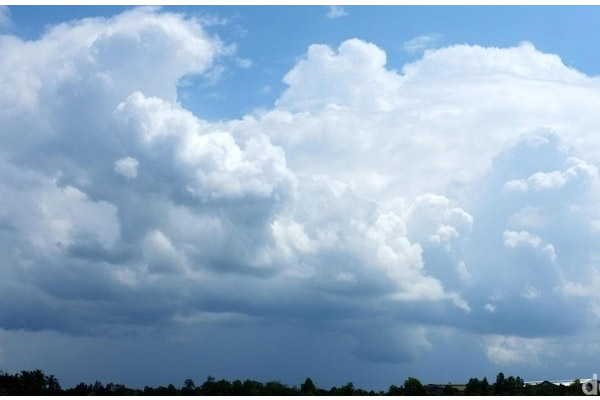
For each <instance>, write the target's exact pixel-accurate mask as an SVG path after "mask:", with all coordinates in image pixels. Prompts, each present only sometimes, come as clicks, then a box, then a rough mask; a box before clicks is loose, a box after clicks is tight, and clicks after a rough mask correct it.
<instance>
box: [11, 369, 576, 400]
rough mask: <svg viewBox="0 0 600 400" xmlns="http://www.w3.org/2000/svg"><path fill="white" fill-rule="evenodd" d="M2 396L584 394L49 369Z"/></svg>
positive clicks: (509, 382) (500, 383) (15, 378)
mask: <svg viewBox="0 0 600 400" xmlns="http://www.w3.org/2000/svg"><path fill="white" fill-rule="evenodd" d="M0 395H9V396H20V395H28V396H40V395H41V396H43V395H62V396H69V395H74V396H87V395H97V396H221V395H223V396H302V395H308V396H386V395H387V396H420V395H445V396H457V395H467V396H486V395H488V396H493V395H538V396H539V395H542V396H543V395H553V396H560V395H571V396H572V395H583V390H582V388H581V384H580V383H579V381H575V382H573V383H572V384H571V385H569V386H563V385H559V386H557V385H554V384H552V383H550V382H547V381H545V382H542V383H540V384H537V385H526V384H525V382H524V381H523V379H521V378H520V377H518V376H517V377H516V378H515V377H513V376H509V377H508V378H506V377H505V376H504V374H503V373H502V372H500V373H499V374H498V375H497V376H496V381H495V382H494V383H492V384H490V383H489V382H488V380H487V378H486V377H484V378H483V379H481V380H480V379H478V378H471V379H469V381H468V382H467V383H466V384H465V385H456V384H455V385H452V384H447V385H423V384H422V383H421V382H420V381H419V380H418V379H417V378H414V377H409V378H407V379H406V380H405V381H404V383H403V384H402V385H400V386H396V385H391V386H390V387H389V389H388V390H387V391H378V392H375V391H373V390H370V391H367V390H364V389H360V388H355V387H354V384H353V383H352V382H348V383H346V384H345V385H343V386H340V387H336V386H334V387H332V388H330V389H324V388H319V387H317V385H315V383H314V382H313V381H312V379H311V378H306V379H305V381H304V382H303V383H302V384H300V386H299V387H298V386H291V387H290V386H288V385H285V384H283V383H281V382H278V381H271V382H266V383H262V382H258V381H254V380H250V379H246V380H245V381H241V380H239V379H236V380H234V381H232V382H230V381H228V380H225V379H220V380H217V379H215V378H214V377H212V376H209V377H208V378H207V379H206V381H204V383H202V384H201V385H196V383H195V382H194V381H193V380H192V379H190V378H188V379H186V380H185V381H184V382H183V385H182V386H181V387H175V386H174V385H173V384H169V385H168V386H158V387H150V386H146V387H144V389H132V388H128V387H126V386H125V385H122V384H118V383H108V384H106V385H104V384H102V383H101V382H99V381H96V382H95V383H93V384H86V383H84V382H81V383H79V384H78V385H75V386H74V387H72V388H68V389H63V388H62V387H61V385H60V382H59V381H58V379H57V378H56V377H55V376H54V375H46V374H45V373H44V372H43V371H41V370H39V369H36V370H34V371H21V372H19V373H16V374H9V373H7V372H1V371H0Z"/></svg>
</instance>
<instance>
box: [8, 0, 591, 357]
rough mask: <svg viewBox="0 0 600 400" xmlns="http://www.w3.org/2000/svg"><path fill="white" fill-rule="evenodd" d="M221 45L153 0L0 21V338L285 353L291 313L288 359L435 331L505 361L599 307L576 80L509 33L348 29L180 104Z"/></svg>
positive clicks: (556, 347)
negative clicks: (267, 87) (355, 34)
mask: <svg viewBox="0 0 600 400" xmlns="http://www.w3.org/2000/svg"><path fill="white" fill-rule="evenodd" d="M234 49H235V46H233V45H231V44H227V43H224V42H222V41H221V40H220V39H219V38H218V37H216V36H213V35H211V34H209V33H207V32H206V31H205V30H204V29H203V27H202V26H201V23H200V22H199V20H196V19H194V18H190V17H186V16H184V15H180V14H173V13H168V12H163V11H161V10H160V9H156V8H137V9H133V10H131V11H127V12H124V13H122V14H120V15H117V16H115V17H112V18H108V19H106V18H92V19H84V20H80V21H73V22H69V23H65V24H61V25H57V26H54V27H51V28H49V29H48V30H47V31H46V32H45V33H44V34H43V35H42V36H41V37H40V38H39V39H37V40H33V41H24V40H22V39H20V38H18V37H16V36H12V35H3V36H0V54H2V57H0V126H1V128H0V140H1V142H2V146H1V148H0V249H1V252H2V254H3V255H4V259H3V262H2V266H1V269H2V275H3V279H2V280H0V302H1V303H2V304H3V305H4V306H3V307H1V308H0V327H1V328H2V329H3V332H4V333H5V340H7V341H9V340H16V339H14V338H13V339H10V338H11V337H12V336H10V332H14V331H16V330H22V331H25V332H33V331H43V332H42V333H39V335H42V336H43V335H44V334H48V335H50V334H51V335H56V334H57V333H56V332H58V334H59V335H63V334H68V335H74V336H76V337H80V338H88V339H86V340H98V341H99V342H98V343H100V341H101V338H104V337H110V338H113V339H111V340H120V339H119V338H120V337H121V336H123V337H129V336H130V335H133V336H134V337H148V336H145V335H150V334H149V333H148V332H152V333H151V335H164V336H165V337H168V338H170V339H169V340H171V339H172V338H178V339H177V340H183V341H185V340H192V339H191V338H194V339H193V340H200V339H198V337H202V338H203V339H202V340H204V341H203V342H202V344H198V345H199V346H200V345H202V346H205V347H210V346H211V344H214V343H218V342H219V341H220V340H225V339H223V338H224V337H228V339H227V340H229V341H230V342H231V343H233V344H231V346H233V347H236V346H237V345H235V343H236V340H237V341H240V343H242V342H243V341H244V340H249V341H250V342H252V340H256V341H257V342H256V343H259V342H260V340H259V339H257V338H260V337H261V334H260V333H259V334H256V332H267V333H268V334H269V335H273V336H275V337H277V338H278V340H281V341H282V342H281V343H283V345H282V346H284V347H288V348H290V349H292V350H290V351H291V353H292V354H300V353H303V352H305V349H301V348H300V347H295V346H296V344H295V343H297V340H298V335H300V333H298V332H301V331H302V330H304V331H305V332H308V333H309V334H308V336H307V337H309V336H311V335H316V336H317V337H322V338H323V341H324V342H323V343H322V345H320V346H317V345H315V347H310V348H309V350H307V351H308V354H313V353H314V354H318V353H321V352H322V347H326V346H330V351H331V352H339V354H351V355H352V357H358V358H360V359H363V360H368V361H376V362H384V363H392V364H393V363H397V362H409V361H415V360H417V361H418V360H419V359H420V357H426V356H427V354H431V353H432V352H443V350H442V347H443V346H442V344H441V343H443V342H444V340H447V338H448V337H451V336H452V335H456V337H461V338H462V339H460V340H462V342H461V343H466V344H465V346H470V347H472V348H475V349H477V351H478V352H479V354H481V355H482V356H483V357H485V356H487V357H488V358H489V360H490V361H491V362H496V363H501V364H513V363H517V364H522V363H527V362H540V360H542V359H543V358H544V357H549V359H550V361H548V362H552V361H551V360H552V357H555V355H556V354H559V353H562V352H561V351H560V349H561V346H563V345H564V344H565V343H567V341H568V340H572V339H573V338H575V337H583V335H585V332H589V329H591V328H597V326H598V322H599V320H598V318H599V316H600V311H599V310H600V296H598V289H600V279H599V278H598V277H599V276H600V269H599V267H600V266H599V265H598V264H597V262H598V261H597V260H598V256H599V254H598V252H597V248H598V244H599V241H600V234H599V232H600V229H599V226H600V222H599V221H600V210H598V207H597V204H598V200H599V199H600V191H599V189H600V187H599V185H598V183H599V182H598V170H597V166H596V165H597V163H598V162H599V161H600V160H598V154H600V152H599V150H600V142H599V140H600V139H599V138H598V135H596V133H595V129H596V127H597V126H600V114H599V113H598V112H597V110H598V109H599V108H600V81H599V80H598V79H597V78H591V77H588V76H586V75H584V74H582V73H579V72H578V71H575V70H573V69H571V68H568V67H566V66H565V65H564V64H563V63H562V61H561V60H560V58H559V57H557V56H555V55H550V54H544V53H542V52H540V51H538V50H536V49H535V47H534V46H533V45H532V44H529V43H523V44H520V45H519V46H517V47H511V48H503V49H498V48H484V47H479V46H471V45H459V46H450V47H446V48H442V49H437V50H427V51H425V53H424V55H423V57H422V58H421V59H419V60H417V61H416V62H414V63H412V64H408V65H406V66H405V67H404V68H403V69H402V70H401V71H395V70H391V69H389V68H387V66H386V53H385V52H384V50H382V49H380V48H379V47H378V46H377V45H376V44H373V43H367V42H365V41H362V40H359V39H351V40H348V41H345V42H343V43H341V44H340V46H339V47H338V48H337V49H332V48H330V47H328V46H325V45H320V44H314V45H311V46H310V47H309V48H308V52H307V53H306V55H305V56H304V57H303V58H302V59H301V60H300V61H298V62H297V64H296V65H295V67H294V68H292V69H291V70H290V71H289V72H288V73H287V74H286V75H285V76H284V77H283V81H284V82H285V84H286V85H287V88H286V89H285V90H284V91H283V93H282V94H281V96H280V97H279V99H278V100H277V102H276V103H275V105H274V106H273V108H272V109H270V110H267V111H264V112H260V113H256V114H253V115H246V116H244V117H243V118H242V119H238V120H229V121H220V122H209V121H207V120H203V119H202V115H194V114H193V113H191V112H190V111H188V110H186V109H185V108H183V107H182V105H181V104H180V103H179V102H178V99H177V84H178V82H179V81H180V80H181V79H182V78H184V77H186V76H188V75H197V74H210V73H211V69H212V68H215V66H216V64H217V63H218V60H219V59H220V58H222V57H229V56H232V55H234ZM573 238H577V239H576V240H574V239H573ZM557 313H559V314H560V315H562V317H561V318H556V315H557ZM590 316H592V317H590ZM232 326H235V327H237V329H239V330H240V332H246V333H248V335H249V336H248V337H247V338H246V339H244V337H245V336H244V335H245V333H244V334H242V333H240V335H239V336H229V335H230V332H231V331H230V329H231V327H232ZM48 331H51V332H53V333H48ZM44 332H46V333H44ZM249 332H250V333H249ZM251 332H254V334H253V335H252V334H251ZM290 332H294V333H293V334H292V333H290ZM265 334H266V333H265ZM27 335H30V334H29V333H27ZM27 335H26V336H24V337H30V338H31V339H30V340H32V341H35V340H36V339H35V337H36V336H27ZM136 335H137V336H136ZM198 335H200V336H198ZM202 335H204V336H202ZM336 335H339V336H340V337H344V339H343V340H341V341H340V342H339V343H338V342H336V340H333V339H331V338H332V337H337V336H336ZM1 338H2V337H0V339H1ZM444 338H446V339H444ZM465 338H467V339H465ZM563 339H564V342H563V341H562V340H563ZM22 340H26V339H22ZM123 340H125V339H123ZM303 340H304V339H303ZM305 341H308V342H310V340H308V339H306V340H305ZM326 341H329V342H326ZM59 342H60V341H59ZM334 342H335V345H333V343H334ZM311 343H313V344H314V342H311ZM521 345H523V346H525V348H526V351H525V352H524V353H523V352H519V350H518V348H519V347H522V346H521ZM0 347H2V348H4V349H5V350H6V349H7V348H8V347H9V346H6V345H4V344H3V343H2V342H0ZM238 347H239V346H238ZM236 348H237V347H236ZM547 349H553V350H552V351H546V350H547ZM584 350H585V349H583V348H580V349H577V348H575V349H574V350H573V352H572V353H569V354H573V355H574V356H575V355H576V354H577V352H578V351H584ZM245 351H248V353H245ZM311 352H312V353H311ZM5 353H7V354H6V355H5V356H4V358H5V359H6V358H7V357H9V356H10V354H8V353H10V352H7V351H5ZM542 353H544V354H542ZM248 354H255V353H251V350H248V349H246V350H243V349H242V350H239V353H238V356H237V357H238V358H239V359H242V358H244V359H246V361H245V362H249V361H247V360H249V358H248V357H249V356H248V357H247V355H248ZM553 354H554V356H553ZM266 356H267V355H265V357H266ZM228 357H232V358H231V362H235V360H237V359H236V358H235V357H236V356H233V355H231V356H228ZM415 362H416V361H415ZM306 363H307V365H310V362H309V361H306ZM0 366H1V365H0Z"/></svg>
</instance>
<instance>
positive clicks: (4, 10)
mask: <svg viewBox="0 0 600 400" xmlns="http://www.w3.org/2000/svg"><path fill="white" fill-rule="evenodd" d="M12 26H13V23H12V20H11V18H10V9H9V8H8V6H5V5H0V29H9V28H11V27H12Z"/></svg>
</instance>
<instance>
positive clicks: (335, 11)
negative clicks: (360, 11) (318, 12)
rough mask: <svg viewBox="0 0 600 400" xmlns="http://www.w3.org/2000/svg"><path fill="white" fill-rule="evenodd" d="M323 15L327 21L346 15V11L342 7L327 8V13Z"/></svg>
mask: <svg viewBox="0 0 600 400" xmlns="http://www.w3.org/2000/svg"><path fill="white" fill-rule="evenodd" d="M325 15H326V16H327V18H329V19H334V18H340V17H345V16H346V15H348V11H346V10H345V9H344V7H342V6H329V11H328V12H327V14H325Z"/></svg>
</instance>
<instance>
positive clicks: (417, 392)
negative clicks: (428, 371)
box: [402, 376, 427, 396]
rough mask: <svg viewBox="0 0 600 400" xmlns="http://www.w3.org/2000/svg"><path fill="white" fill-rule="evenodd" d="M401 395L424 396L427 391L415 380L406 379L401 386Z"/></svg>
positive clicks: (411, 378)
mask: <svg viewBox="0 0 600 400" xmlns="http://www.w3.org/2000/svg"><path fill="white" fill-rule="evenodd" d="M402 394H403V395H405V396H425V395H426V394H427V389H425V386H423V384H422V383H421V381H419V380H418V379H417V378H413V377H412V376H411V377H408V378H406V380H405V381H404V385H403V386H402Z"/></svg>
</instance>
